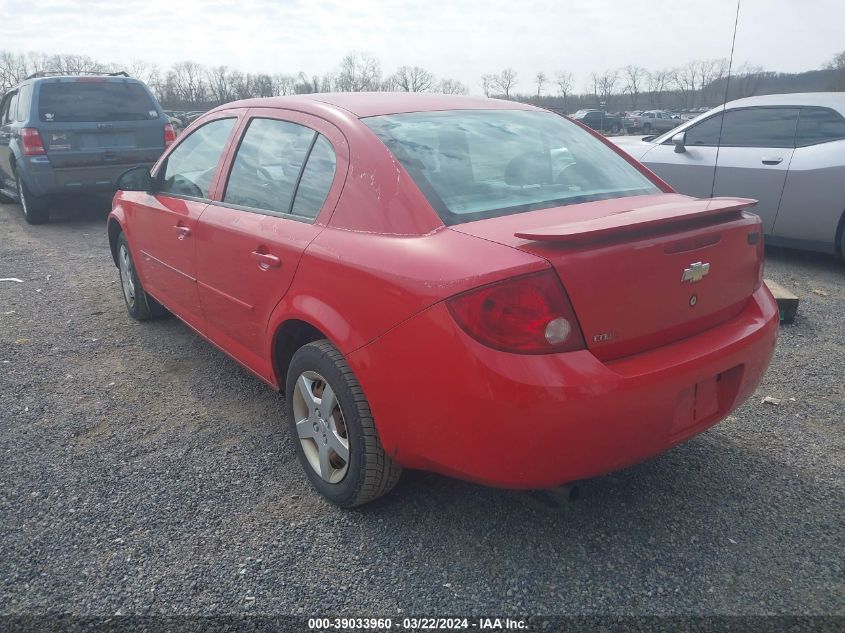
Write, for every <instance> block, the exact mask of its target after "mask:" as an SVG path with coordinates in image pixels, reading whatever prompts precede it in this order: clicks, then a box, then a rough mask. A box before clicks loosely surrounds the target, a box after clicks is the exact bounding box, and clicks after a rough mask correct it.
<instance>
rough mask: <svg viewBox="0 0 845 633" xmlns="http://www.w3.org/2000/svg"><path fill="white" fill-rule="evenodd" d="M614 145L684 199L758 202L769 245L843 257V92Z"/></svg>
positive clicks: (784, 100) (720, 116) (718, 111)
mask: <svg viewBox="0 0 845 633" xmlns="http://www.w3.org/2000/svg"><path fill="white" fill-rule="evenodd" d="M723 110H724V112H723ZM611 140H612V141H613V142H614V143H616V144H617V145H619V146H620V147H621V148H622V149H624V150H625V151H626V152H628V153H629V154H631V155H632V156H633V157H634V158H636V159H637V160H639V161H640V162H642V163H643V164H645V165H646V166H647V167H648V168H649V169H651V170H652V171H654V172H655V173H656V174H657V175H658V176H660V177H661V178H663V180H665V181H666V182H668V183H669V184H670V185H672V187H674V188H675V189H677V190H678V191H679V192H681V193H685V194H687V195H691V196H697V197H700V198H706V197H710V196H742V197H746V198H754V199H756V200H758V201H759V202H758V204H757V206H755V207H754V212H755V213H757V214H758V215H760V216H761V217H762V218H763V225H764V230H765V233H766V236H767V241H768V243H771V244H781V245H783V246H791V247H794V248H801V249H806V250H814V251H821V252H825V253H839V254H840V255H845V234H843V233H845V231H843V226H845V93H843V92H820V93H796V94H784V95H765V96H760V97H750V98H748V99H739V100H737V101H731V102H729V103H727V104H726V105H725V106H719V107H718V108H714V109H712V110H709V111H708V112H706V113H704V114H702V115H700V116H698V117H696V118H694V119H693V120H691V121H687V122H685V123H682V124H681V125H680V126H679V127H677V128H675V129H674V130H671V131H670V132H667V133H665V134H663V135H662V136H658V137H655V138H651V139H648V138H644V139H640V138H637V137H616V138H612V139H611ZM717 158H718V164H717Z"/></svg>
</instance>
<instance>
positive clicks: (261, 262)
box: [250, 251, 282, 270]
mask: <svg viewBox="0 0 845 633" xmlns="http://www.w3.org/2000/svg"><path fill="white" fill-rule="evenodd" d="M250 256H251V257H252V259H253V261H256V262H258V267H259V268H261V270H267V269H268V268H279V267H280V266H281V265H282V260H281V259H279V258H278V257H276V256H275V255H272V254H270V253H259V252H258V251H252V253H250Z"/></svg>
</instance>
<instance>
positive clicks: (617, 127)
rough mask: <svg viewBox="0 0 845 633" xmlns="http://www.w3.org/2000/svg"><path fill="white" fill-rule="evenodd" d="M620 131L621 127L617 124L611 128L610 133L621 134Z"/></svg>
mask: <svg viewBox="0 0 845 633" xmlns="http://www.w3.org/2000/svg"><path fill="white" fill-rule="evenodd" d="M619 130H620V127H619V125H618V124H616V123H614V124H613V125H612V126H611V127H610V133H611V134H619Z"/></svg>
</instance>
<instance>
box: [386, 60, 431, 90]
mask: <svg viewBox="0 0 845 633" xmlns="http://www.w3.org/2000/svg"><path fill="white" fill-rule="evenodd" d="M390 80H391V83H392V84H393V86H394V87H395V89H396V90H401V91H403V92H428V91H430V90H431V89H432V88H433V87H434V74H433V73H431V72H429V71H427V70H426V69H425V68H420V67H419V66H400V67H399V68H397V69H396V72H395V73H393V75H392V76H391V77H390Z"/></svg>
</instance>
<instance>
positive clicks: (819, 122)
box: [796, 108, 845, 146]
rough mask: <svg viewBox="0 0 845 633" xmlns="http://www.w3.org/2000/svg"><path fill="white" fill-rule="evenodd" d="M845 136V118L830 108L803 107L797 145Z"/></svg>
mask: <svg viewBox="0 0 845 633" xmlns="http://www.w3.org/2000/svg"><path fill="white" fill-rule="evenodd" d="M843 138H845V119H843V118H842V116H841V115H840V114H838V113H836V112H834V111H833V110H829V109H828V108H802V109H801V116H800V117H799V118H798V132H797V135H796V145H798V146H804V145H815V144H816V143H826V142H828V141H837V140H839V139H843Z"/></svg>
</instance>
